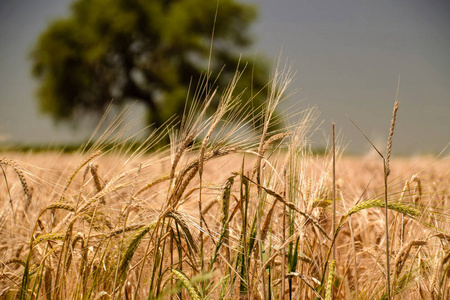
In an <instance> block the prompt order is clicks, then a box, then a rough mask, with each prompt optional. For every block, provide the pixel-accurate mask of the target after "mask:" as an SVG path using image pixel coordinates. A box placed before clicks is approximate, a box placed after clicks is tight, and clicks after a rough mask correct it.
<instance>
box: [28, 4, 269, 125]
mask: <svg viewBox="0 0 450 300" xmlns="http://www.w3.org/2000/svg"><path fill="white" fill-rule="evenodd" d="M216 8H217V2H216V1H204V0H151V1H149V0H77V1H75V2H74V3H73V4H72V7H71V11H70V15H69V16H68V17H66V18H61V19H58V20H55V21H53V22H52V23H50V24H49V26H48V28H47V29H46V30H45V31H44V32H43V33H42V34H41V36H40V37H39V39H38V41H37V43H36V45H35V47H34V49H33V51H32V53H31V58H32V62H33V68H32V71H33V75H34V76H35V77H36V78H37V79H38V80H39V82H40V85H39V88H38V99H39V106H40V109H41V111H42V112H44V113H47V114H49V115H50V116H51V117H52V118H53V119H54V120H56V121H59V120H69V121H70V120H76V119H77V117H78V116H80V115H83V114H86V113H92V112H97V113H102V112H103V111H104V109H105V107H106V106H107V105H109V103H110V102H111V100H112V99H114V103H118V104H122V103H125V102H126V101H129V100H133V101H135V100H137V101H141V102H142V103H145V104H146V107H147V108H148V122H149V124H150V123H152V124H154V125H155V126H159V125H161V124H162V123H163V122H164V120H166V119H167V118H169V117H170V116H172V115H174V114H178V115H181V114H182V113H183V109H184V106H185V100H186V99H187V95H188V87H189V85H190V83H191V81H192V80H194V83H195V80H199V78H201V74H204V72H205V71H206V69H207V66H208V58H209V55H210V45H211V36H212V31H213V28H214V43H213V51H212V56H211V65H210V71H211V73H212V74H216V75H217V74H219V73H220V74H221V75H220V76H219V77H218V81H217V82H216V84H217V85H218V86H219V87H225V86H226V85H227V83H228V81H229V80H230V78H231V76H232V74H233V73H234V72H235V70H236V66H237V64H238V62H239V61H241V65H243V64H244V63H245V62H246V59H245V58H240V52H242V51H243V50H244V49H245V48H246V47H248V46H249V45H251V42H252V39H251V38H250V33H249V26H250V24H251V23H252V22H253V21H254V20H255V17H256V10H255V8H254V7H253V6H249V5H245V4H242V3H238V2H237V1H235V0H221V1H220V4H219V9H218V10H217V17H216ZM215 20H216V22H215ZM250 64H252V65H251V66H249V67H247V68H246V70H245V71H244V74H243V75H242V76H241V79H240V83H239V85H240V86H238V88H240V89H241V91H243V90H244V87H247V89H246V91H245V93H247V94H246V95H245V96H247V97H250V93H251V90H253V91H257V90H259V89H261V88H262V87H263V86H264V84H265V83H267V80H268V71H267V70H268V68H267V67H266V66H265V65H264V63H262V64H261V63H258V64H256V65H253V63H252V61H250ZM250 85H252V89H251V88H250ZM245 96H244V98H245ZM264 100H265V98H264V95H263V94H261V95H260V96H259V97H256V98H255V99H254V101H255V103H254V105H255V107H256V106H258V105H259V104H261V103H262V101H264Z"/></svg>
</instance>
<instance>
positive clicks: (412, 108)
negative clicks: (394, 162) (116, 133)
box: [0, 0, 450, 155]
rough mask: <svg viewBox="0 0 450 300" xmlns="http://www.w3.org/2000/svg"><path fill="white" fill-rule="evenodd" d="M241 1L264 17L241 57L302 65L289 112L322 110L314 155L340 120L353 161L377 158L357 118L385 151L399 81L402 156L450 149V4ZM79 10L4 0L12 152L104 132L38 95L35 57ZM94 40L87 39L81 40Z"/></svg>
mask: <svg viewBox="0 0 450 300" xmlns="http://www.w3.org/2000/svg"><path fill="white" fill-rule="evenodd" d="M78 2H80V1H78ZM81 2H86V1H81ZM98 2H102V1H98ZM103 2H104V1H103ZM223 2H230V1H223ZM231 2H236V3H243V4H250V5H253V6H254V7H255V8H256V13H257V18H256V19H254V20H253V19H252V17H249V18H248V19H246V20H245V22H248V24H247V25H248V26H249V28H248V36H250V37H251V40H252V41H253V43H252V44H249V43H247V44H245V45H237V46H236V51H237V52H239V51H243V52H245V53H246V55H247V57H249V58H250V59H251V58H252V57H253V58H255V60H258V59H260V57H264V58H265V62H266V65H267V67H268V72H270V70H271V67H272V66H273V65H274V64H275V62H276V60H277V59H278V57H279V56H280V53H281V55H282V57H283V59H288V60H290V61H292V62H293V69H294V70H295V71H296V74H297V75H296V80H295V82H294V83H293V85H292V89H293V90H299V91H298V92H296V93H295V95H293V96H292V97H291V98H290V99H289V100H288V101H286V102H285V103H284V106H283V107H282V108H281V111H282V110H283V109H287V108H289V107H291V106H292V105H298V106H300V107H305V108H306V107H313V106H316V107H317V108H318V109H319V111H320V113H321V114H320V116H319V121H318V123H317V131H316V133H315V134H314V136H313V138H312V146H313V148H317V149H319V148H322V147H324V145H325V144H326V143H327V139H329V135H330V127H331V122H335V123H336V127H337V129H338V130H339V131H340V138H341V140H342V144H343V145H344V146H346V151H347V152H348V153H352V154H364V153H367V152H368V151H369V150H370V146H369V145H368V144H367V142H366V141H365V140H364V138H363V137H362V136H361V134H360V133H359V132H358V131H357V129H356V128H355V127H354V126H353V125H352V124H351V122H350V121H349V120H348V118H347V115H348V116H349V117H350V118H352V119H353V120H354V121H355V122H356V123H357V124H358V125H359V126H360V128H361V129H362V130H364V131H365V133H366V134H367V135H368V136H369V137H371V138H372V139H373V140H374V141H375V142H376V143H379V144H384V142H383V141H385V140H386V138H387V134H388V131H389V125H390V119H391V117H392V108H393V104H394V99H395V95H396V91H397V83H398V78H399V76H400V89H399V97H398V98H399V100H400V108H399V112H398V119H397V125H396V131H395V135H394V145H393V153H394V154H397V155H414V154H437V153H439V152H440V151H441V150H443V149H444V148H445V147H446V146H447V145H448V143H449V142H450V30H449V29H450V2H449V1H444V0H442V1H438V0H430V1H419V0H398V1H388V0H379V1H358V0H341V1H333V0H318V1H288V0H279V1H271V0H241V1H231ZM71 3H73V1H70V0H40V1H32V0H22V1H13V0H3V1H1V2H0V41H1V44H0V143H2V144H15V143H21V144H55V145H56V144H64V143H77V142H82V141H85V140H87V138H88V137H89V136H90V135H91V133H92V132H93V130H94V128H95V124H96V122H95V118H86V120H85V119H83V118H81V117H80V116H81V115H82V114H78V115H74V116H72V118H75V119H76V121H77V122H73V120H72V123H71V122H57V123H55V121H54V120H55V117H54V115H52V114H51V113H48V111H47V113H46V114H45V113H44V114H43V113H41V111H43V109H42V106H43V105H42V100H41V102H39V100H38V94H37V92H36V91H37V90H39V89H40V88H41V87H42V85H43V82H44V81H45V80H43V78H44V77H45V75H42V74H46V73H45V71H43V72H41V75H40V76H41V77H40V78H39V76H36V65H37V64H38V63H36V61H37V59H36V56H34V58H33V56H32V55H31V53H32V51H33V49H34V50H36V47H37V46H36V45H37V43H38V40H39V36H40V35H41V34H42V33H43V32H45V31H46V30H48V28H49V25H50V24H51V23H52V22H54V21H55V20H57V19H60V18H65V17H69V16H70V15H71V14H72V13H73V12H71V10H70V5H71ZM224 6H225V5H224ZM214 7H215V4H214ZM220 10H221V6H220V5H219V11H220ZM119 17H120V16H119ZM213 17H214V16H211V18H213ZM218 17H219V18H220V14H219V16H218ZM211 20H212V19H211ZM211 20H210V21H211ZM175 22H176V21H175ZM236 24H238V23H236ZM224 26H225V25H224ZM175 27H176V26H175ZM235 29H236V28H235ZM210 31H211V29H210V28H207V30H206V29H205V32H210ZM230 32H233V31H230ZM84 38H87V37H82V38H80V39H81V40H83V39H84ZM244 46H245V47H244ZM133 47H134V46H133ZM136 47H137V46H136ZM136 47H134V48H136ZM217 47H218V48H220V45H218V46H217ZM134 48H133V49H134ZM55 49H56V48H55ZM99 51H100V50H99ZM35 53H36V52H35ZM58 53H60V52H56V53H53V54H52V55H57V54H58ZM45 59H47V60H48V59H50V58H45ZM195 59H196V58H194V61H195ZM230 59H231V58H230ZM33 65H34V68H35V70H34V71H35V77H33V75H32V69H33ZM38 67H39V66H38ZM95 70H97V69H95ZM37 73H39V72H37ZM108 74H109V73H108ZM42 76H44V77H42ZM139 76H140V75H136V77H139ZM180 82H181V79H180ZM166 85H168V84H166ZM161 91H162V92H158V93H157V96H155V97H156V98H157V99H158V95H160V94H162V93H164V92H165V90H164V89H161ZM181 91H183V90H182V89H181ZM114 92H116V93H117V95H119V96H120V95H122V94H121V93H120V91H119V92H117V91H113V95H115V94H114ZM41 94H42V93H41ZM108 95H109V94H108ZM119 96H118V97H119ZM178 96H179V95H178ZM119 98H120V97H119ZM119 102H120V101H119ZM125 102H126V101H125ZM156 102H157V103H158V100H156ZM40 103H41V104H40ZM44 106H45V105H44ZM147 107H148V104H145V103H140V102H138V103H136V105H135V106H134V108H133V113H132V117H131V119H133V120H139V123H141V124H140V126H142V127H143V126H145V125H146V122H147V120H148V118H149V117H148V113H147V109H146V108H147ZM59 113H61V112H59ZM62 119H64V118H62ZM63 121H64V120H63ZM73 123H76V126H75V127H74V125H73ZM383 149H384V148H383Z"/></svg>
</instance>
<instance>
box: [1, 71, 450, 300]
mask: <svg viewBox="0 0 450 300" xmlns="http://www.w3.org/2000/svg"><path fill="white" fill-rule="evenodd" d="M291 75H292V74H291V73H290V72H289V70H288V71H285V72H279V73H276V74H275V76H274V79H273V81H272V82H271V85H270V86H269V89H270V93H269V95H270V96H269V99H268V101H267V103H266V107H265V108H264V110H262V115H261V117H262V118H263V120H264V121H263V122H262V123H258V122H256V121H255V119H254V118H253V117H254V116H252V114H251V113H249V111H251V110H252V107H251V105H249V106H247V108H246V109H242V108H240V107H239V108H238V106H237V105H236V103H237V101H238V100H239V95H234V91H233V89H234V87H235V81H233V82H232V83H230V86H229V87H228V89H226V90H225V91H224V92H223V94H222V95H221V100H220V101H221V102H220V105H219V109H218V110H217V111H216V113H215V114H214V115H213V116H210V117H208V116H207V115H206V107H207V105H208V102H209V101H210V100H211V99H212V98H213V96H214V94H215V90H212V91H206V92H205V94H201V93H200V94H199V95H198V99H201V100H204V99H206V101H204V102H201V101H198V102H196V104H195V105H197V107H195V105H194V108H195V109H194V108H193V109H192V110H188V111H187V112H186V116H185V118H183V120H181V121H180V123H176V122H168V123H167V124H166V125H165V126H164V128H162V129H160V130H157V131H154V132H152V133H151V134H150V135H149V136H148V137H147V138H146V140H145V141H142V140H141V139H137V138H136V139H135V140H133V139H131V141H132V143H134V144H133V147H129V145H130V144H129V143H130V139H126V138H123V132H121V130H122V129H121V128H123V127H121V126H119V125H118V124H120V123H121V122H122V121H123V119H122V116H119V117H118V118H117V119H115V120H114V121H113V122H112V124H111V126H110V127H108V128H107V130H106V131H105V133H104V134H103V135H101V136H100V137H99V138H98V139H97V142H95V143H94V144H93V145H92V146H91V147H89V148H84V149H83V148H81V149H80V150H79V151H78V152H77V153H73V154H62V153H56V152H45V153H36V154H33V153H31V152H30V153H17V152H6V153H2V156H3V158H1V159H0V166H1V167H2V174H3V176H2V180H1V181H0V195H1V202H0V261H1V274H0V298H2V299H16V298H19V299H265V300H266V299H332V298H334V299H388V298H390V299H448V297H450V282H449V281H450V280H449V277H450V272H449V267H450V260H449V258H450V248H449V239H450V223H449V222H450V215H449V213H448V212H449V210H448V208H449V206H450V157H449V156H448V155H447V156H445V154H443V155H441V156H440V157H438V158H436V157H416V158H396V157H393V158H389V155H387V156H386V158H387V163H388V170H389V171H388V172H386V168H383V160H382V159H381V158H380V156H379V155H378V154H375V155H366V156H362V157H349V156H345V155H344V154H343V153H342V152H341V151H340V150H339V149H337V150H335V151H332V149H329V151H327V152H326V153H325V154H324V155H315V154H313V153H312V152H311V151H310V147H309V142H308V137H309V133H310V132H311V130H313V128H312V127H313V126H314V124H315V123H314V121H315V119H316V118H317V114H316V112H315V111H314V110H311V109H307V110H303V111H300V112H299V116H300V118H299V120H300V121H299V122H297V123H295V124H292V125H289V126H286V127H285V128H284V129H283V130H280V129H276V130H271V125H272V123H271V122H272V119H273V114H274V111H275V108H276V106H277V105H278V104H279V102H280V101H282V100H283V99H284V97H285V93H286V88H287V86H288V84H289V81H290V78H291ZM237 77H238V75H237ZM201 103H205V104H201ZM400 109H401V108H400ZM198 111H200V113H195V112H198ZM388 125H389V124H387V131H388V129H389V127H388ZM393 127H394V126H393V125H392V126H391V131H393ZM255 132H257V134H255ZM166 136H168V137H169V138H170V143H169V144H168V145H167V146H165V147H163V148H159V150H157V151H148V149H149V148H151V147H152V146H154V145H157V144H159V143H160V142H161V140H164V139H163V138H164V137H166ZM390 138H392V134H391V135H390ZM395 138H396V137H395V136H394V137H393V141H392V140H391V142H390V144H391V145H392V143H393V144H394V147H395ZM111 140H112V141H113V143H112V146H111ZM106 141H108V143H109V144H108V145H109V146H108V147H106V146H105V142H106ZM388 148H389V147H388ZM333 154H334V155H335V156H336V158H335V173H334V172H333ZM385 161H386V160H385ZM385 179H386V182H385ZM386 203H387V205H386ZM386 212H387V219H385V213H386ZM386 224H388V226H387V228H386ZM386 234H387V236H386ZM386 241H387V242H386ZM386 243H387V244H388V249H389V251H388V252H387V251H386V249H387V248H386V246H387V245H386Z"/></svg>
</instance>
